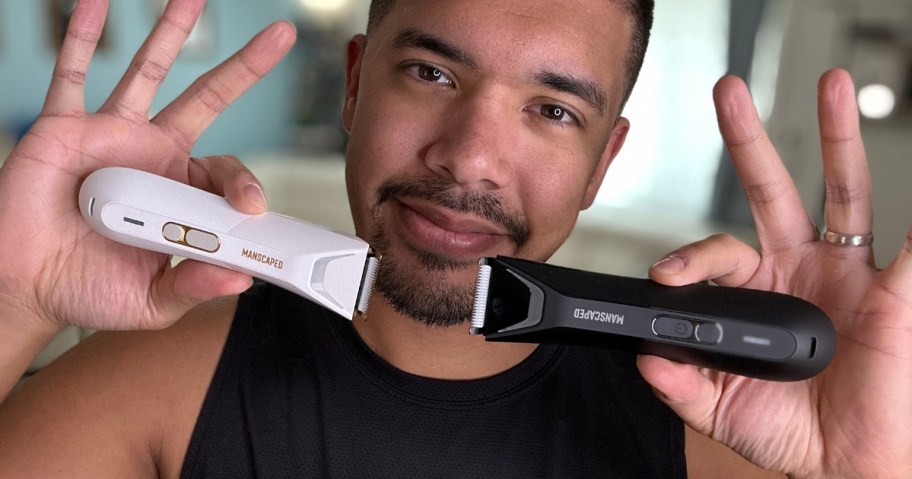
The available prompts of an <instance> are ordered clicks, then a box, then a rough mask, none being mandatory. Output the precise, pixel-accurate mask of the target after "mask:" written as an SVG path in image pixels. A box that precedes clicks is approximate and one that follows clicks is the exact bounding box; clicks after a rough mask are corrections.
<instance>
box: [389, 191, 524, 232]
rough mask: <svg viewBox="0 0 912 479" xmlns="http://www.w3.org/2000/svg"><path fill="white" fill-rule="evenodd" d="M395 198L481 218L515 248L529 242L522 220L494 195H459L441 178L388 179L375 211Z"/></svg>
mask: <svg viewBox="0 0 912 479" xmlns="http://www.w3.org/2000/svg"><path fill="white" fill-rule="evenodd" d="M396 197H400V198H401V197H408V198H416V199H421V200H425V201H429V202H431V203H434V204H436V205H439V206H442V207H444V208H448V209H451V210H453V211H458V212H460V213H471V214H474V215H476V216H479V217H481V218H484V219H486V220H488V221H490V222H492V223H494V224H496V225H498V226H500V227H502V228H503V229H504V230H505V231H506V232H507V235H508V236H509V237H510V239H512V240H513V241H514V242H515V243H516V245H517V246H521V245H523V244H524V243H525V242H526V240H527V239H528V238H529V227H528V226H526V222H525V219H524V218H523V217H522V216H521V215H518V214H515V213H511V212H509V211H507V209H506V207H504V205H503V201H502V200H501V199H500V196H498V195H497V194H495V193H490V192H485V191H477V190H472V191H461V190H460V189H459V188H458V187H457V186H456V184H455V183H453V182H451V181H447V180H444V179H442V178H435V177H420V178H391V179H389V180H387V181H385V182H384V183H383V184H382V185H380V188H379V190H378V193H377V207H378V208H379V207H380V205H382V204H383V203H385V202H387V201H389V200H390V199H393V198H396Z"/></svg>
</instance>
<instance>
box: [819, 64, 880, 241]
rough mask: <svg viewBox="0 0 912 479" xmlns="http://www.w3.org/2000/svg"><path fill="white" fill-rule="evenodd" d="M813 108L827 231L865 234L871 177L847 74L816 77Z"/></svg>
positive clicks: (869, 215) (869, 212)
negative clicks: (823, 188)
mask: <svg viewBox="0 0 912 479" xmlns="http://www.w3.org/2000/svg"><path fill="white" fill-rule="evenodd" d="M817 108H818V112H817V116H818V120H819V122H820V144H821V147H822V151H823V177H824V180H825V182H826V210H825V215H826V224H827V229H829V230H830V231H836V232H840V233H847V234H868V233H870V232H871V228H872V226H873V225H872V216H873V213H872V206H871V176H870V174H869V173H868V162H867V159H866V157H865V149H864V144H863V143H862V140H861V130H860V127H859V124H858V107H857V105H856V103H855V87H854V85H853V84H852V78H851V77H850V76H849V74H848V72H846V71H845V70H841V69H833V70H830V71H828V72H826V73H825V74H824V75H823V76H822V77H821V78H820V84H819V87H818V107H817Z"/></svg>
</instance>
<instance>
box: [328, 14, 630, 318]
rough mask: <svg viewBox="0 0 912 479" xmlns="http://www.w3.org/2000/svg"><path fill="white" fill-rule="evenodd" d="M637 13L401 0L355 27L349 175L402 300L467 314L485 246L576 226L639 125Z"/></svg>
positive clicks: (527, 240)
mask: <svg viewBox="0 0 912 479" xmlns="http://www.w3.org/2000/svg"><path fill="white" fill-rule="evenodd" d="M629 22H630V18H629V17H628V16H627V15H626V14H625V13H624V12H623V11H622V9H621V8H620V7H617V6H615V5H613V2H608V1H607V0H581V1H574V2H555V1H553V0H495V1H485V2H479V1H477V0H445V1H444V0H398V1H397V3H396V6H395V7H394V8H393V10H392V11H391V12H390V13H389V15H388V16H387V17H386V18H384V19H383V21H382V22H381V24H380V26H379V28H378V29H377V30H376V31H374V32H373V33H372V35H371V37H370V40H369V41H367V42H366V43H365V39H364V38H363V37H358V38H356V39H355V40H354V41H353V42H352V44H351V45H350V47H349V82H348V87H347V93H346V94H347V98H346V99H347V101H346V106H345V110H344V112H343V115H344V122H345V126H346V128H347V129H349V130H350V131H351V138H350V143H349V151H348V160H347V166H346V181H347V185H348V191H349V198H350V201H351V208H352V213H353V216H354V222H355V228H356V230H357V232H358V235H359V236H361V237H363V238H366V239H368V241H370V242H371V244H372V245H373V246H374V247H375V248H377V249H379V250H380V252H381V253H382V254H383V261H382V262H381V272H380V277H379V278H378V282H377V290H378V292H380V293H381V294H382V295H383V296H384V298H386V300H387V301H389V302H390V304H391V305H392V306H393V308H394V309H397V310H398V311H400V312H403V313H406V314H408V315H409V316H412V317H413V318H415V319H418V320H420V321H424V322H426V323H429V324H437V325H453V324H457V323H461V322H463V321H465V320H466V319H467V318H468V317H469V315H470V311H471V306H472V293H473V289H474V281H475V276H476V273H477V269H478V266H477V264H478V259H479V258H480V257H482V256H496V255H509V256H520V257H525V258H529V259H534V260H540V261H544V260H546V259H547V258H548V257H549V256H550V255H551V254H552V253H553V252H554V251H555V250H556V249H557V248H558V247H559V246H560V244H561V243H562V242H563V241H564V240H565V239H566V237H567V235H568V234H569V233H570V230H571V228H572V227H573V225H574V223H575V221H576V218H577V215H578V213H579V211H580V210H581V209H584V208H586V207H588V206H589V205H590V204H591V202H592V201H593V199H594V196H595V193H596V191H597V190H598V187H599V185H600V184H601V179H602V176H603V175H604V172H605V168H607V166H608V163H610V161H611V159H612V158H613V156H614V155H615V154H616V153H617V150H618V149H619V148H620V146H621V144H622V143H623V139H624V135H625V134H626V131H627V122H626V120H623V119H621V120H620V121H619V122H617V123H616V122H615V121H616V119H617V117H618V113H619V112H618V108H619V104H620V101H621V98H622V95H623V90H624V86H625V85H624V72H625V58H626V54H627V50H628V43H629V42H628V39H629V32H630V25H629Z"/></svg>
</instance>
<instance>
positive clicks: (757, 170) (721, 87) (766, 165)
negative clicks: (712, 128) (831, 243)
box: [713, 76, 818, 250]
mask: <svg viewBox="0 0 912 479" xmlns="http://www.w3.org/2000/svg"><path fill="white" fill-rule="evenodd" d="M713 98H714V100H715V103H716V115H717V116H718V119H719V130H720V131H721V133H722V138H723V139H724V141H725V145H726V147H727V149H728V151H729V153H730V154H731V157H732V162H733V163H734V166H735V171H736V172H737V174H738V177H739V178H740V180H741V184H742V185H743V186H744V191H745V193H746V194H747V201H748V204H749V205H750V209H751V212H752V213H753V216H754V223H755V224H756V227H757V234H758V237H759V240H760V245H761V248H763V249H774V250H776V249H781V248H788V247H791V246H793V245H795V244H796V243H802V242H807V241H816V240H817V239H818V233H817V230H816V229H815V228H814V226H813V224H812V223H811V221H810V219H809V218H808V215H807V213H806V212H805V210H804V205H803V203H802V202H801V198H800V197H799V195H798V191H797V190H796V189H795V185H794V184H793V183H792V179H791V177H790V176H789V173H788V171H787V170H786V168H785V165H783V164H782V161H781V160H780V159H779V155H778V154H777V153H776V149H775V148H774V147H773V145H772V143H771V142H770V140H769V138H768V137H767V135H766V131H764V129H763V125H762V124H761V122H760V118H759V116H758V115H757V110H756V108H755V107H754V103H753V100H752V99H751V96H750V93H749V92H748V91H747V86H746V85H745V84H744V82H743V81H741V80H740V79H738V78H735V77H731V76H727V77H724V78H722V79H721V80H719V82H718V83H717V84H716V88H715V89H714V90H713Z"/></svg>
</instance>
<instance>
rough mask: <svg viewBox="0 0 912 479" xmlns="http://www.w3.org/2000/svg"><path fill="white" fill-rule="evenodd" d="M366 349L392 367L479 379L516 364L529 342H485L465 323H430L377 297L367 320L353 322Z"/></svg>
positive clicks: (527, 352)
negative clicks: (410, 316)
mask: <svg viewBox="0 0 912 479" xmlns="http://www.w3.org/2000/svg"><path fill="white" fill-rule="evenodd" d="M353 323H354V326H355V330H356V331H357V332H358V334H359V335H360V336H361V338H362V339H363V340H364V342H365V343H367V345H368V347H370V348H371V349H372V350H373V351H374V352H375V353H376V354H377V355H379V356H380V357H382V358H383V359H385V360H386V361H387V362H388V363H390V364H392V365H393V366H395V367H397V368H399V369H401V370H403V371H405V372H408V373H411V374H416V375H419V376H425V377H430V378H438V379H478V378H483V377H488V376H493V375H495V374H498V373H501V372H503V371H506V370H507V369H510V368H511V367H513V366H515V365H517V364H519V363H520V362H522V361H523V360H524V359H526V358H527V357H528V356H529V355H530V354H532V351H534V350H535V347H536V346H535V345H533V344H520V343H489V342H485V340H484V337H482V336H472V335H470V334H469V325H468V323H466V324H465V325H464V327H462V326H455V327H450V328H443V327H431V326H427V325H425V324H422V323H419V322H417V321H415V320H414V319H411V318H409V317H406V316H403V315H401V314H399V313H397V312H396V311H393V309H392V308H391V307H390V305H389V303H387V302H386V300H385V299H384V298H383V297H382V296H380V295H376V296H375V297H374V298H373V300H372V302H371V306H370V313H369V314H368V316H367V317H366V318H364V317H361V316H357V317H355V319H354V320H353Z"/></svg>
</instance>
